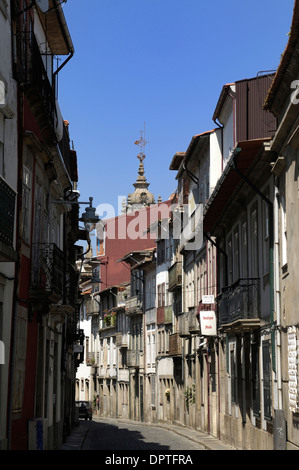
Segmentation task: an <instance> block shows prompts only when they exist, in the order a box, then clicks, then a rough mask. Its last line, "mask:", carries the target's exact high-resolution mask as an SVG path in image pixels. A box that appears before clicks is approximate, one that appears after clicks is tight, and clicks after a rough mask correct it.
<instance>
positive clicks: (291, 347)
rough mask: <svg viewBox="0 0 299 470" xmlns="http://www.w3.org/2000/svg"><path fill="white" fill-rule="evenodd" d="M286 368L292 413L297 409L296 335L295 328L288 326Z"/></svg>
mask: <svg viewBox="0 0 299 470" xmlns="http://www.w3.org/2000/svg"><path fill="white" fill-rule="evenodd" d="M288 369H289V407H290V410H291V411H292V412H293V413H296V412H297V411H298V398H297V396H298V383H297V337H296V328H295V327H294V326H293V327H289V328H288Z"/></svg>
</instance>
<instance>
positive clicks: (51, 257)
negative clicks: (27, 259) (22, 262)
mask: <svg viewBox="0 0 299 470" xmlns="http://www.w3.org/2000/svg"><path fill="white" fill-rule="evenodd" d="M31 289H32V290H39V291H44V292H52V293H55V294H58V295H61V296H62V295H63V289H64V256H63V252H62V251H61V250H60V249H59V248H58V246H57V245H55V243H34V244H33V267H32V276H31Z"/></svg>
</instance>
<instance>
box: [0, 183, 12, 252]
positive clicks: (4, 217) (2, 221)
mask: <svg viewBox="0 0 299 470" xmlns="http://www.w3.org/2000/svg"><path fill="white" fill-rule="evenodd" d="M15 199H16V193H15V191H14V190H13V189H12V188H11V187H10V186H9V185H8V184H7V183H6V181H5V180H4V179H3V178H2V176H0V261H16V252H15V250H14V249H13V239H14V220H15Z"/></svg>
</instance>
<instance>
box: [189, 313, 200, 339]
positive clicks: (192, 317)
mask: <svg viewBox="0 0 299 470" xmlns="http://www.w3.org/2000/svg"><path fill="white" fill-rule="evenodd" d="M188 322H189V331H190V333H199V331H200V328H199V321H198V317H197V316H196V311H195V308H192V309H191V310H189V318H188Z"/></svg>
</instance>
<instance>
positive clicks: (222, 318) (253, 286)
mask: <svg viewBox="0 0 299 470" xmlns="http://www.w3.org/2000/svg"><path fill="white" fill-rule="evenodd" d="M218 314H219V326H220V327H221V328H222V329H225V330H226V331H228V330H233V331H240V332H243V331H250V330H252V329H254V328H257V327H259V325H260V289H259V279H250V278H249V279H247V278H246V279H239V280H238V281H237V282H235V283H234V284H232V285H231V286H228V287H224V288H223V289H222V292H221V294H220V295H219V296H218Z"/></svg>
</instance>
